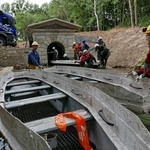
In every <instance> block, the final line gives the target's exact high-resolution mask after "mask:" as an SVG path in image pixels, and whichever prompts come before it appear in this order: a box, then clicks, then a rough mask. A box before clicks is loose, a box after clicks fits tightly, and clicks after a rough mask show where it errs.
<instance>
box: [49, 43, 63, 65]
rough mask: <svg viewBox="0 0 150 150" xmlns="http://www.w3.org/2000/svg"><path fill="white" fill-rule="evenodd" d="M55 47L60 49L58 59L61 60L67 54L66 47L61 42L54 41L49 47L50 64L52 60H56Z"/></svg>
mask: <svg viewBox="0 0 150 150" xmlns="http://www.w3.org/2000/svg"><path fill="white" fill-rule="evenodd" d="M53 47H55V48H56V49H57V50H58V60H61V59H62V58H63V55H64V54H65V47H64V45H63V44H61V43H60V42H52V43H51V44H50V45H49V46H48V48H47V58H48V65H50V62H51V61H52V60H54V53H53V49H52V48H53Z"/></svg>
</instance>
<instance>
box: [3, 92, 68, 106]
mask: <svg viewBox="0 0 150 150" xmlns="http://www.w3.org/2000/svg"><path fill="white" fill-rule="evenodd" d="M65 97H66V95H65V94H63V93H61V92H60V93H54V94H50V95H43V96H37V97H33V98H26V99H22V100H17V101H12V102H6V103H5V108H6V109H10V108H15V107H20V106H24V105H29V104H32V103H40V102H45V101H50V100H56V99H61V98H65Z"/></svg>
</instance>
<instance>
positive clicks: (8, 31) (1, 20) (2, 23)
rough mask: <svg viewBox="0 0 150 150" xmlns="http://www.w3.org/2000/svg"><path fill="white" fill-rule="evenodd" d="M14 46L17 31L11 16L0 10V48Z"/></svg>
mask: <svg viewBox="0 0 150 150" xmlns="http://www.w3.org/2000/svg"><path fill="white" fill-rule="evenodd" d="M7 45H11V46H16V45H17V31H16V27H15V20H14V18H13V17H12V15H10V14H8V13H5V12H3V11H1V10H0V46H7Z"/></svg>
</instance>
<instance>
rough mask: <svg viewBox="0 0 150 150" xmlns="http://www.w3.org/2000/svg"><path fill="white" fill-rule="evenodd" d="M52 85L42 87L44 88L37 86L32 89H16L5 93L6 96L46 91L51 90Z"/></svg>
mask: <svg viewBox="0 0 150 150" xmlns="http://www.w3.org/2000/svg"><path fill="white" fill-rule="evenodd" d="M50 87H51V86H50V85H42V86H36V87H30V88H24V89H19V88H18V89H14V90H9V91H5V94H15V93H23V92H28V91H38V90H44V89H48V88H50Z"/></svg>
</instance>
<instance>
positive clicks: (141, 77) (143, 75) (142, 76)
mask: <svg viewBox="0 0 150 150" xmlns="http://www.w3.org/2000/svg"><path fill="white" fill-rule="evenodd" d="M144 77H145V74H141V75H140V76H137V77H136V79H135V82H137V81H139V80H140V79H143V78H144Z"/></svg>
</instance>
